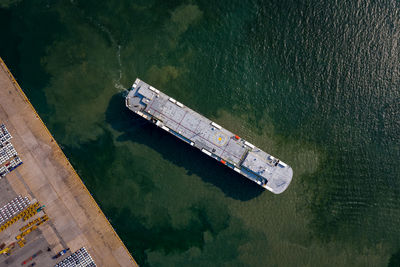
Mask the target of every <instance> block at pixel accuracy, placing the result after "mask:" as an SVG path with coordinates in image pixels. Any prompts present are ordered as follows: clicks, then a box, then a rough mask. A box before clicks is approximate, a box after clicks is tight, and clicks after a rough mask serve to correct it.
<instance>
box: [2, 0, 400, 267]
mask: <svg viewBox="0 0 400 267" xmlns="http://www.w3.org/2000/svg"><path fill="white" fill-rule="evenodd" d="M0 30H1V35H0V56H1V57H2V58H3V59H4V61H5V62H6V64H7V65H8V66H9V68H10V69H11V71H12V72H13V73H14V75H15V76H16V78H17V80H18V82H19V83H20V84H21V87H22V88H23V89H24V90H25V92H26V93H27V95H28V97H29V98H30V100H31V102H32V104H33V105H34V107H35V108H36V109H37V111H38V112H39V114H40V116H41V117H42V118H43V120H44V121H45V123H46V125H47V126H48V128H49V129H50V131H51V132H52V133H53V135H54V136H55V138H56V140H57V141H58V142H59V144H60V145H61V147H62V148H63V150H64V152H65V153H66V155H67V156H68V157H69V159H70V160H71V162H72V164H73V166H74V167H75V168H76V170H77V171H78V173H79V174H80V175H81V177H82V179H83V181H84V183H85V184H86V186H87V187H88V188H89V190H90V191H91V193H92V194H93V196H94V197H95V199H96V201H97V202H98V203H99V205H100V206H101V208H102V210H103V211H104V213H105V214H106V216H107V217H108V218H109V220H110V222H111V223H112V225H113V226H114V228H115V229H116V231H117V233H118V234H119V236H120V237H121V238H122V240H123V241H124V243H125V244H126V246H127V248H128V249H129V251H130V252H131V253H132V255H133V257H134V258H135V259H136V260H137V262H138V263H139V264H140V265H143V266H399V265H400V167H399V162H400V142H399V137H400V46H399V45H400V44H399V41H400V3H399V2H398V1H395V0H389V1H350V0H344V1H328V0H310V1H304V0H298V1H290V0H269V1H261V0H260V1H257V0H241V1H234V0H232V1H225V0H221V1H207V0H198V1H196V0H188V1H162V0H160V1H156V0H148V1H144V0H139V1H128V0H125V1H124V0H120V1H116V0H113V1H111V0H110V1H92V0H85V1H83V0H71V1H56V0H54V1H50V0H47V1H38V0H29V1H28V0H16V1H15V0H14V1H13V0H0ZM136 77H139V78H141V79H143V80H144V81H146V82H148V83H150V84H152V85H153V86H155V87H157V88H159V89H160V90H162V91H164V92H165V93H167V94H168V95H171V96H173V97H174V98H175V99H178V100H179V101H180V102H182V103H185V104H186V105H187V106H189V107H191V108H193V109H194V110H196V111H198V112H200V113H202V114H203V115H205V116H207V117H209V118H212V119H213V120H214V121H216V122H217V123H218V124H220V125H223V126H224V127H226V128H227V129H229V130H231V131H232V132H234V133H237V134H239V135H240V136H242V137H244V138H246V139H247V140H249V141H251V142H252V143H254V144H256V145H257V146H258V147H260V148H262V149H263V150H265V151H267V152H269V153H271V154H273V155H274V156H276V157H279V158H281V159H282V160H283V161H285V162H287V163H288V164H290V165H291V166H292V167H293V170H294V177H293V181H292V183H291V185H290V186H289V188H288V190H287V191H286V192H284V193H283V194H281V195H273V194H271V193H270V192H268V191H263V190H261V189H260V188H259V187H258V186H257V185H256V184H253V183H251V182H250V181H248V180H246V179H245V178H243V177H241V176H239V175H237V174H236V173H234V172H232V171H230V170H229V169H227V168H224V167H223V166H220V165H219V164H217V163H216V162H215V161H214V160H212V159H208V158H206V157H205V156H204V155H203V154H202V153H200V152H198V151H197V150H195V149H193V148H191V147H190V146H188V145H186V144H185V143H183V142H181V141H179V140H176V138H174V137H173V136H169V135H168V134H166V133H164V132H162V131H160V130H158V129H157V128H156V127H153V126H152V125H149V124H148V123H146V122H144V121H143V120H141V119H140V118H137V117H136V116H134V115H133V114H131V112H129V111H128V110H127V109H126V108H125V106H124V99H123V96H124V94H125V93H126V89H128V88H129V87H130V86H131V84H132V83H133V81H134V80H135V79H136Z"/></svg>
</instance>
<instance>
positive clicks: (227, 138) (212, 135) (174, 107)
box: [125, 79, 293, 194]
mask: <svg viewBox="0 0 400 267" xmlns="http://www.w3.org/2000/svg"><path fill="white" fill-rule="evenodd" d="M125 105H126V107H127V108H129V109H130V110H131V111H133V112H135V113H136V114H137V115H139V116H141V117H143V118H144V119H146V120H148V121H150V122H152V123H154V124H155V125H156V126H158V127H159V128H161V129H163V130H164V131H167V132H169V133H170V134H172V135H174V136H176V137H177V138H179V139H181V140H182V141H184V142H186V143H188V144H189V145H191V146H193V147H196V148H198V149H199V150H201V151H202V152H203V153H204V154H206V155H207V156H209V157H212V158H214V159H215V160H217V161H219V162H220V163H221V164H223V165H225V166H227V167H228V168H230V169H232V171H235V172H237V173H239V174H241V175H243V176H244V177H246V178H248V179H249V180H251V181H253V182H255V183H257V184H259V185H260V186H262V187H263V188H265V189H267V190H269V191H271V192H272V193H274V194H280V193H282V192H283V191H285V190H286V189H287V187H288V186H289V184H290V182H291V180H292V177H293V170H292V168H291V167H290V166H289V165H288V164H286V163H284V162H283V161H281V160H279V159H278V158H275V157H274V156H272V155H270V154H268V153H266V152H265V151H263V150H261V149H259V148H258V147H256V146H255V145H253V144H251V143H250V142H248V141H247V140H244V139H243V138H241V137H239V136H238V135H236V134H233V133H232V132H230V131H228V130H227V129H225V128H223V127H222V126H220V125H219V124H217V123H215V122H213V121H211V120H209V119H207V118H206V117H204V116H203V115H201V114H199V113H197V112H196V111H194V110H192V109H190V108H188V107H187V106H185V105H184V104H182V103H181V102H179V101H177V100H176V99H174V98H172V97H170V96H168V95H166V94H164V93H163V92H161V91H160V90H158V89H156V88H154V87H153V86H151V85H149V84H147V83H145V82H143V81H142V80H140V79H136V81H135V83H134V84H133V85H132V88H131V90H129V93H128V94H127V96H126V98H125Z"/></svg>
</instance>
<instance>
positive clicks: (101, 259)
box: [0, 59, 137, 267]
mask: <svg viewBox="0 0 400 267" xmlns="http://www.w3.org/2000/svg"><path fill="white" fill-rule="evenodd" d="M0 122H1V123H4V124H6V126H7V128H8V130H9V132H10V133H11V135H12V136H13V139H12V140H13V145H14V147H15V148H16V150H17V151H18V153H19V155H20V157H21V159H22V161H23V162H24V164H23V165H21V166H19V167H18V168H17V169H16V170H14V171H13V172H11V173H9V174H8V175H7V176H6V177H5V178H3V180H4V179H6V181H2V180H0V183H7V185H4V184H3V187H0V190H1V191H0V194H3V193H4V196H5V195H9V196H10V197H11V196H12V195H13V194H17V195H22V196H29V197H30V199H37V200H38V201H40V203H42V204H43V205H46V208H45V209H46V213H47V214H48V216H49V217H50V221H49V223H47V224H45V225H43V226H41V228H40V230H41V235H42V237H40V238H39V239H38V240H39V241H38V242H41V243H43V247H46V246H49V247H51V248H52V251H60V250H62V249H63V248H65V247H69V248H70V249H71V251H76V250H78V249H80V248H81V247H86V248H87V250H88V252H89V253H90V255H91V256H92V257H93V259H94V261H95V263H96V264H97V266H106V267H108V266H137V264H136V262H135V261H134V259H133V258H132V256H131V255H130V253H129V252H128V250H127V249H126V247H125V246H124V244H123V243H122V241H121V240H120V239H119V237H118V235H117V234H116V233H115V231H114V229H113V228H112V226H111V225H110V223H109V222H108V220H107V219H106V217H105V216H104V214H103V213H102V211H101V210H100V209H99V207H98V206H97V204H96V202H95V201H94V199H93V198H92V196H91V195H90V193H89V191H88V190H87V189H86V187H85V186H84V184H83V183H82V181H81V179H80V178H79V176H78V175H77V174H76V172H75V171H74V169H73V167H72V166H71V165H70V163H69V162H68V160H67V158H66V157H65V155H64V153H63V152H62V151H61V149H60V148H59V146H58V145H57V143H56V141H55V140H54V139H53V137H52V136H51V134H50V132H49V131H48V130H47V128H46V127H45V125H44V124H43V122H42V121H41V119H40V118H39V116H38V115H37V113H36V111H35V110H34V108H33V107H32V105H31V104H30V102H29V100H28V99H27V98H26V96H25V95H24V93H23V92H22V90H21V89H20V88H19V86H18V84H17V83H16V81H15V80H14V78H13V77H12V75H11V73H9V71H8V69H7V67H6V65H5V64H4V62H3V61H2V60H1V59H0ZM6 187H10V189H8V191H6V192H2V191H3V190H2V189H5V188H6ZM10 191H13V192H10ZM23 249H25V250H29V253H27V255H25V256H26V257H30V256H31V255H28V254H32V253H31V252H33V251H34V250H35V249H34V248H33V247H32V245H30V244H29V242H28V243H27V245H26V248H22V249H20V250H21V251H22V250H23ZM18 253H19V254H20V253H21V252H18ZM2 257H4V256H1V258H2ZM9 257H13V255H12V256H9ZM0 260H1V261H0V265H1V264H2V263H6V262H4V261H3V260H4V259H0ZM10 260H12V258H10ZM19 264H20V263H19Z"/></svg>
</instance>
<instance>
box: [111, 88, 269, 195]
mask: <svg viewBox="0 0 400 267" xmlns="http://www.w3.org/2000/svg"><path fill="white" fill-rule="evenodd" d="M106 122H107V123H108V124H110V125H111V127H112V128H113V129H115V130H117V131H119V132H121V135H120V136H119V137H118V138H117V141H127V140H128V141H132V142H135V143H140V144H143V145H145V146H148V147H151V148H152V149H154V150H155V151H157V152H158V153H160V154H161V155H162V157H163V158H164V159H166V160H168V161H170V162H172V163H173V164H175V165H177V166H180V167H183V168H184V169H185V170H187V172H188V174H189V175H190V174H196V175H197V176H199V177H200V178H201V179H203V181H205V182H207V183H211V184H213V185H214V186H216V187H218V188H220V189H221V190H222V191H223V192H224V193H225V194H226V195H227V196H228V197H231V198H233V199H237V200H241V201H246V200H250V199H252V198H255V197H257V196H259V195H260V194H261V193H263V192H264V191H265V190H264V189H263V188H261V187H260V186H259V185H257V184H255V183H253V182H252V181H250V180H248V179H247V178H245V177H243V176H242V175H240V174H238V173H236V172H234V171H233V170H231V169H229V168H228V167H226V166H223V165H222V164H219V163H218V162H217V161H216V160H214V159H212V158H209V157H207V156H206V155H205V154H203V153H202V152H201V151H200V150H198V149H196V148H194V147H191V146H190V145H188V144H187V143H185V142H183V141H181V140H179V139H177V138H176V137H174V136H172V135H171V134H169V133H167V132H165V131H163V130H161V129H160V128H158V127H157V126H155V125H154V124H152V123H150V122H147V121H146V120H144V119H143V118H141V117H139V116H138V115H136V114H134V113H133V112H132V111H130V110H129V109H127V108H126V107H125V99H124V96H123V95H122V94H116V95H114V96H113V97H112V98H111V100H110V102H109V105H108V108H107V111H106Z"/></svg>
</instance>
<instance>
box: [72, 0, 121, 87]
mask: <svg viewBox="0 0 400 267" xmlns="http://www.w3.org/2000/svg"><path fill="white" fill-rule="evenodd" d="M70 2H71V4H72V5H74V6H75V7H76V8H77V9H78V10H80V9H79V7H78V6H77V5H76V4H75V2H74V1H73V0H71V1H70ZM80 12H81V13H82V16H83V17H84V18H86V19H87V20H88V21H89V23H90V24H91V25H93V26H95V27H96V28H97V29H99V30H100V31H101V32H102V33H105V34H106V36H107V38H108V39H109V40H110V42H111V45H112V47H114V48H115V49H116V58H117V63H118V69H117V77H118V78H117V79H116V80H114V81H113V82H114V87H115V88H116V89H118V90H119V91H118V92H128V90H127V89H126V88H125V86H124V85H122V83H121V79H122V76H123V72H122V61H121V45H120V44H118V42H117V41H116V40H115V38H114V36H113V34H112V33H111V31H110V30H109V29H108V28H107V27H106V26H104V25H103V24H101V23H100V22H99V21H97V20H95V19H94V18H93V17H91V16H88V15H86V14H85V13H84V12H82V11H81V10H80Z"/></svg>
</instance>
